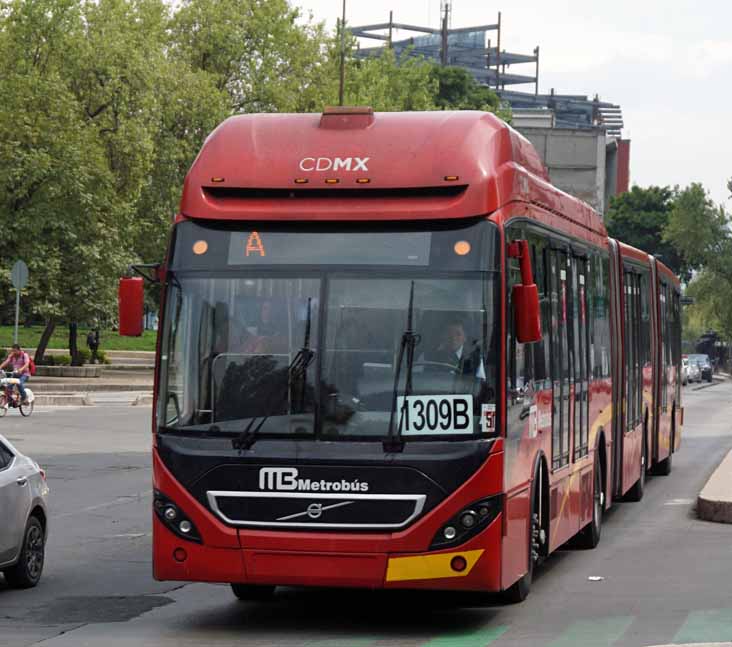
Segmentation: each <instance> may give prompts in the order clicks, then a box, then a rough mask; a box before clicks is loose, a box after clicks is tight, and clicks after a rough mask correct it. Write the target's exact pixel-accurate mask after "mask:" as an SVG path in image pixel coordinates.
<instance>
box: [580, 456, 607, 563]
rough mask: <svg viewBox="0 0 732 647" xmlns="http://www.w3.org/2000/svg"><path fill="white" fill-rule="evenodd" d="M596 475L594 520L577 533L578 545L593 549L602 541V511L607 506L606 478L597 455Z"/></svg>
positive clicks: (593, 498) (593, 487) (593, 505)
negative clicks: (604, 486) (604, 483)
mask: <svg viewBox="0 0 732 647" xmlns="http://www.w3.org/2000/svg"><path fill="white" fill-rule="evenodd" d="M594 471H595V477H594V479H593V486H592V521H590V523H588V524H587V525H586V526H585V527H584V528H582V530H580V533H579V535H577V546H578V547H579V548H586V549H591V548H594V547H595V546H597V544H599V543H600V535H601V534H602V513H603V510H604V508H605V491H604V488H603V486H602V484H603V482H604V479H603V473H602V467H601V465H600V461H599V460H598V459H597V457H595V470H594Z"/></svg>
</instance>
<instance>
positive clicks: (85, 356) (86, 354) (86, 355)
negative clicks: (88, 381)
mask: <svg viewBox="0 0 732 647" xmlns="http://www.w3.org/2000/svg"><path fill="white" fill-rule="evenodd" d="M78 353H79V359H80V360H81V363H82V364H88V363H89V360H90V359H91V351H89V350H87V349H86V348H79V349H78Z"/></svg>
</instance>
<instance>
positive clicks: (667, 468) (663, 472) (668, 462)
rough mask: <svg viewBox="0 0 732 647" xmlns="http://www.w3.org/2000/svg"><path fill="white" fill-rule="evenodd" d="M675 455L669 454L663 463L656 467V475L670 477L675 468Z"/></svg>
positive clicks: (654, 471) (660, 462)
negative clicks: (672, 469)
mask: <svg viewBox="0 0 732 647" xmlns="http://www.w3.org/2000/svg"><path fill="white" fill-rule="evenodd" d="M673 457H674V455H673V454H669V455H668V456H666V458H664V459H663V460H662V461H659V462H658V464H657V465H656V469H655V470H653V473H654V474H658V476H668V475H669V474H671V468H672V467H673Z"/></svg>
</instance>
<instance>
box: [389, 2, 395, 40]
mask: <svg viewBox="0 0 732 647" xmlns="http://www.w3.org/2000/svg"><path fill="white" fill-rule="evenodd" d="M393 24H394V12H393V11H390V12H389V49H391V48H392V41H391V37H392V33H391V30H392V25H393Z"/></svg>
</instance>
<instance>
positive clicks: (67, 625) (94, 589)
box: [0, 383, 732, 647]
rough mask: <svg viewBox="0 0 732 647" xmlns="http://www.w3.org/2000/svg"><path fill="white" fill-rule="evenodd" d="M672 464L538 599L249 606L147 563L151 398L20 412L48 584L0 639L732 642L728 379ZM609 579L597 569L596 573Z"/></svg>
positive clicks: (3, 619) (438, 597)
mask: <svg viewBox="0 0 732 647" xmlns="http://www.w3.org/2000/svg"><path fill="white" fill-rule="evenodd" d="M684 394H685V401H684V403H685V406H686V426H685V429H684V436H683V446H682V449H681V451H680V453H678V454H677V455H676V456H675V457H674V469H673V473H672V474H671V476H668V477H655V478H652V479H650V480H649V481H648V482H647V484H646V493H645V497H644V499H643V501H642V502H640V503H621V504H618V505H616V506H615V507H614V509H613V510H612V511H611V512H610V513H609V514H608V515H607V517H606V518H605V525H604V527H603V535H602V541H601V543H600V546H599V547H598V548H597V549H595V550H593V551H571V550H567V551H560V552H559V553H557V554H555V555H554V556H553V557H551V558H550V559H549V560H548V561H547V562H546V563H545V564H544V565H543V566H542V567H541V568H540V569H539V572H538V573H537V575H536V579H535V581H534V586H533V590H532V593H531V595H530V597H529V599H528V600H527V601H526V602H524V603H523V604H520V605H515V606H505V605H501V604H499V603H498V602H497V601H496V600H495V599H491V598H486V597H484V596H483V597H481V596H467V595H464V596H455V595H447V594H424V593H414V592H399V593H392V592H390V593H384V592H377V593H371V592H361V591H343V590H339V591H333V590H323V591H308V590H297V589H285V590H281V591H278V594H277V596H276V599H275V600H274V602H271V603H266V604H249V603H241V602H237V601H235V600H234V598H233V596H232V595H231V592H230V591H229V589H228V587H225V586H213V585H202V584H194V585H186V586H180V585H179V584H175V583H157V582H155V581H153V579H152V577H151V573H150V499H151V492H150V460H149V454H148V447H149V440H150V424H149V417H150V416H149V410H148V409H147V408H140V407H129V406H114V405H106V406H98V407H89V408H79V409H60V408H59V409H38V410H37V411H36V413H35V414H34V416H33V417H32V418H30V419H27V420H26V419H21V418H20V416H19V415H17V412H11V413H10V414H9V415H8V416H7V417H6V418H5V419H3V420H0V433H2V434H4V435H6V436H7V437H9V438H10V439H11V441H12V442H14V443H15V444H16V445H17V446H18V447H19V448H20V449H21V450H22V451H24V452H26V453H28V454H30V455H31V456H33V457H34V458H36V460H38V461H39V462H40V463H41V464H42V465H43V466H44V467H45V468H46V469H47V471H48V480H49V484H50V486H51V490H52V499H51V507H52V521H51V523H52V526H51V537H50V540H49V545H48V554H47V564H46V570H45V573H44V577H43V580H42V581H41V584H40V585H39V586H38V587H37V588H36V589H33V590H29V591H12V590H9V589H7V588H5V585H4V583H3V582H2V578H0V646H2V647H16V646H26V645H35V644H37V643H39V642H41V641H43V642H42V644H43V645H44V646H48V647H71V646H73V647H83V646H87V645H88V646H89V647H97V646H100V645H102V646H104V647H117V646H123V645H124V646H127V645H135V646H138V645H140V646H148V645H149V646H151V647H152V646H156V647H157V646H164V647H168V646H171V647H172V646H179V645H180V646H186V645H196V646H197V647H200V646H204V645H205V646H209V645H216V646H218V645H248V646H249V645H263V646H264V645H266V646H269V647H273V646H278V647H279V646H295V645H298V646H299V645H307V646H308V647H316V646H317V647H326V646H328V647H366V646H369V647H371V646H374V647H382V646H383V647H392V646H396V645H399V646H402V645H404V646H405V647H418V646H420V647H484V646H487V645H491V646H493V645H495V646H496V647H508V646H519V645H520V646H522V647H524V646H531V647H534V646H537V647H543V646H547V647H559V646H574V645H577V646H580V645H581V646H582V647H595V646H597V647H604V646H610V645H623V646H629V647H631V646H632V647H635V646H641V645H659V644H667V643H675V644H682V643H699V642H722V641H732V525H723V524H713V523H708V522H703V521H699V520H697V519H696V518H695V516H694V501H695V498H696V495H697V493H698V492H699V490H700V489H701V487H702V485H703V484H704V482H705V481H706V478H707V477H708V475H709V474H710V473H711V472H712V470H713V469H714V468H715V467H716V465H717V464H718V463H719V461H720V460H721V459H722V457H723V456H724V455H725V453H726V451H727V450H729V449H730V448H732V415H731V414H732V383H724V384H721V385H715V386H713V387H711V388H707V389H704V390H700V391H692V390H691V389H689V388H686V389H684ZM595 576H599V577H601V578H604V579H601V580H599V581H592V580H590V579H588V578H590V577H595Z"/></svg>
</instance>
